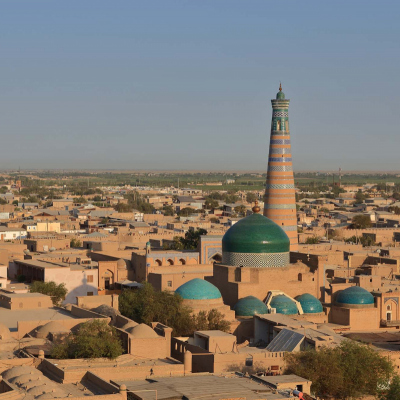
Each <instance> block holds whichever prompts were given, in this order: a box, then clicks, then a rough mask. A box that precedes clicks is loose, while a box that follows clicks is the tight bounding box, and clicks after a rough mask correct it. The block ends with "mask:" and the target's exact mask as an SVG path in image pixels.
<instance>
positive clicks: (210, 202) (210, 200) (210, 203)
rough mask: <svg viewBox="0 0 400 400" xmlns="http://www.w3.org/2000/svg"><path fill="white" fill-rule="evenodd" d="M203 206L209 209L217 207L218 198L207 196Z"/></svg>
mask: <svg viewBox="0 0 400 400" xmlns="http://www.w3.org/2000/svg"><path fill="white" fill-rule="evenodd" d="M204 207H205V208H206V210H211V209H213V208H218V207H219V203H218V200H214V199H213V198H211V197H207V198H206V201H205V202H204Z"/></svg>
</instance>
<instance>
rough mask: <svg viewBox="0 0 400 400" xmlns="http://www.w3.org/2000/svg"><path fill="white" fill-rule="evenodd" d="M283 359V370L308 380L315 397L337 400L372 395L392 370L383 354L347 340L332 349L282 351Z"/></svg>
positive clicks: (375, 393) (385, 380)
mask: <svg viewBox="0 0 400 400" xmlns="http://www.w3.org/2000/svg"><path fill="white" fill-rule="evenodd" d="M285 359H286V362H287V370H286V373H292V374H296V375H299V376H301V377H303V378H306V379H309V380H311V381H312V382H313V383H312V385H311V390H312V392H313V393H315V394H316V395H317V396H319V397H322V398H326V397H332V398H335V399H338V400H339V399H340V400H347V399H358V398H359V397H362V396H366V395H370V396H375V395H377V393H378V388H379V387H380V386H381V385H383V384H385V383H386V382H387V380H388V379H389V377H390V376H391V375H392V374H393V372H394V370H393V365H392V364H391V362H390V361H389V360H388V359H387V357H384V356H381V355H380V354H379V353H378V352H377V351H375V350H374V349H372V348H370V347H367V346H365V345H362V344H359V343H356V342H354V341H350V340H346V341H343V342H342V343H341V344H340V346H338V347H335V348H328V347H322V348H320V349H319V350H318V351H315V350H309V351H301V352H298V353H286V356H285ZM395 398H396V397H393V398H392V399H395Z"/></svg>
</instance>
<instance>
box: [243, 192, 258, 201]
mask: <svg viewBox="0 0 400 400" xmlns="http://www.w3.org/2000/svg"><path fill="white" fill-rule="evenodd" d="M256 200H258V196H257V195H256V194H255V193H252V192H248V193H247V194H246V201H247V202H248V203H254V202H255V201H256Z"/></svg>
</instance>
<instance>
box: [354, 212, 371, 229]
mask: <svg viewBox="0 0 400 400" xmlns="http://www.w3.org/2000/svg"><path fill="white" fill-rule="evenodd" d="M351 223H352V228H353V229H366V228H370V227H371V226H372V223H371V219H370V217H369V216H368V215H363V214H358V215H355V216H354V217H353V219H352V220H351Z"/></svg>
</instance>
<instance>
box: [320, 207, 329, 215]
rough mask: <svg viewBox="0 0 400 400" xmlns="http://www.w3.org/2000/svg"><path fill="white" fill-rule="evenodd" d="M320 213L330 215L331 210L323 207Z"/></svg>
mask: <svg viewBox="0 0 400 400" xmlns="http://www.w3.org/2000/svg"><path fill="white" fill-rule="evenodd" d="M319 212H321V213H324V214H329V209H328V208H326V207H321V208H320V209H319Z"/></svg>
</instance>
